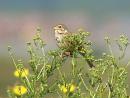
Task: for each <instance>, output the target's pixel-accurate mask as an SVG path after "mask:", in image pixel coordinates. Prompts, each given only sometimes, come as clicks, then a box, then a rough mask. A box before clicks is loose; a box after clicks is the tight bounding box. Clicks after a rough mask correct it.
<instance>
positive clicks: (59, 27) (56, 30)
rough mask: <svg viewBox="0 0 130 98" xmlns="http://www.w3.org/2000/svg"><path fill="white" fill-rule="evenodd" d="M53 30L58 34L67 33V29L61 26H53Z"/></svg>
mask: <svg viewBox="0 0 130 98" xmlns="http://www.w3.org/2000/svg"><path fill="white" fill-rule="evenodd" d="M53 29H54V31H55V32H59V33H65V32H67V27H66V26H65V25H63V24H58V25H56V26H54V27H53Z"/></svg>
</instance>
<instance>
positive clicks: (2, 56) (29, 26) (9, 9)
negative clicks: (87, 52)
mask: <svg viewBox="0 0 130 98" xmlns="http://www.w3.org/2000/svg"><path fill="white" fill-rule="evenodd" d="M129 5H130V0H114V1H113V0H107V1H105V0H99V1H93V0H53V1H52V0H28V1H27V0H21V1H19V0H13V1H11V0H1V1H0V72H1V74H0V95H1V96H5V95H6V94H5V93H6V92H5V91H6V89H7V87H8V86H10V85H13V84H14V83H15V82H16V80H15V79H14V78H13V73H12V72H13V69H14V67H13V64H12V62H11V61H10V59H9V55H8V52H7V46H8V45H11V46H13V48H14V49H15V52H16V58H23V60H26V57H27V54H26V53H27V52H26V45H25V44H26V42H28V41H30V40H31V39H32V36H33V35H34V34H35V31H36V28H37V27H41V29H42V36H43V39H44V40H45V42H46V43H47V47H46V49H47V50H48V49H54V48H56V42H55V40H54V33H53V30H52V27H53V26H55V25H56V24H59V23H62V24H65V25H67V27H68V29H69V30H70V31H71V32H75V31H76V30H77V29H78V28H84V29H85V30H86V31H89V32H92V35H91V37H90V39H91V40H92V41H93V42H94V44H95V45H96V47H94V48H95V50H96V54H97V55H99V54H100V53H101V52H102V51H103V50H102V49H104V48H105V47H104V39H103V38H104V36H105V33H106V32H108V34H109V35H110V36H111V37H112V38H117V37H118V36H119V34H121V33H123V32H124V33H126V34H127V35H128V37H129V38H130V33H129V32H130V28H129V26H130V12H129V9H130V6H129ZM113 48H114V51H115V53H118V51H117V50H116V49H117V47H113ZM129 49H130V47H129V48H128V49H127V50H128V52H127V53H126V60H130V59H129V58H130V56H129V54H130V51H129ZM25 64H26V62H25ZM128 70H129V74H130V67H129V69H128ZM129 77H130V75H129ZM129 81H130V78H129ZM129 85H130V83H129ZM2 98H3V97H2Z"/></svg>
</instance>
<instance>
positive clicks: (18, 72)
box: [14, 68, 29, 78]
mask: <svg viewBox="0 0 130 98" xmlns="http://www.w3.org/2000/svg"><path fill="white" fill-rule="evenodd" d="M28 74H29V70H28V69H25V68H24V69H16V70H15V71H14V76H15V77H22V78H23V77H26V76H28Z"/></svg>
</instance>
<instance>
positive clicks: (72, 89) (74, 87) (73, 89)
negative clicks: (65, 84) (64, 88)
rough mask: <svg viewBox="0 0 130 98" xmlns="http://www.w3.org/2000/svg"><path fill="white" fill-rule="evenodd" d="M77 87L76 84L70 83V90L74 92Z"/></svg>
mask: <svg viewBox="0 0 130 98" xmlns="http://www.w3.org/2000/svg"><path fill="white" fill-rule="evenodd" d="M75 89H76V86H75V85H74V84H71V85H70V92H74V91H75Z"/></svg>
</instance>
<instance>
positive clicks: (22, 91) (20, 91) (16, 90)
mask: <svg viewBox="0 0 130 98" xmlns="http://www.w3.org/2000/svg"><path fill="white" fill-rule="evenodd" d="M13 92H14V94H16V95H18V96H21V95H24V94H25V93H27V88H26V87H24V86H14V88H13Z"/></svg>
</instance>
